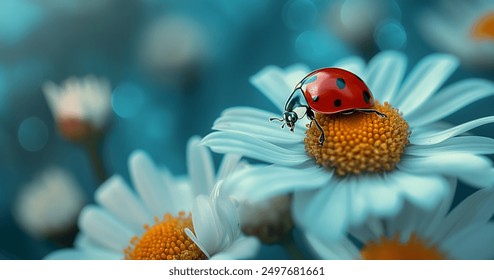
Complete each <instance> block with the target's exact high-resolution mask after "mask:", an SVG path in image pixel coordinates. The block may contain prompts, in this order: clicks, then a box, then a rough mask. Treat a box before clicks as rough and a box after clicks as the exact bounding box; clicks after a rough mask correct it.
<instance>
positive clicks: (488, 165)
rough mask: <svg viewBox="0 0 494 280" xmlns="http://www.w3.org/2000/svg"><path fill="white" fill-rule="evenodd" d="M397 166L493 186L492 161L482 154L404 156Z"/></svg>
mask: <svg viewBox="0 0 494 280" xmlns="http://www.w3.org/2000/svg"><path fill="white" fill-rule="evenodd" d="M398 168H399V169H400V170H403V171H408V172H412V173H416V174H443V175H448V176H453V177H456V178H459V179H460V180H462V181H464V182H466V183H468V184H470V185H472V186H474V187H480V188H486V187H493V186H494V169H493V167H492V162H491V161H490V160H489V159H487V158H485V157H482V156H476V155H472V154H465V153H447V154H440V155H435V156H431V157H413V156H405V157H403V158H402V160H401V162H400V163H398Z"/></svg>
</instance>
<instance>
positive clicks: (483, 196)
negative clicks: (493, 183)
mask: <svg viewBox="0 0 494 280" xmlns="http://www.w3.org/2000/svg"><path fill="white" fill-rule="evenodd" d="M493 214H494V191H493V190H492V189H482V190H479V191H477V192H475V193H474V194H472V195H470V196H469V197H467V198H465V199H464V200H463V201H462V202H461V203H460V204H459V205H458V206H456V207H455V208H454V209H453V210H452V211H451V212H450V213H449V214H448V216H447V217H446V218H445V219H444V220H443V222H442V224H441V227H440V228H439V229H438V231H437V232H436V233H435V235H434V237H433V240H434V241H435V242H439V240H441V239H444V238H448V237H449V236H451V235H453V234H455V233H456V232H458V231H460V230H461V229H463V228H466V227H467V226H469V225H471V224H473V223H479V224H485V223H487V222H488V221H489V219H490V218H491V217H492V215H493Z"/></svg>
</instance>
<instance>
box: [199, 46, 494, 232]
mask: <svg viewBox="0 0 494 280" xmlns="http://www.w3.org/2000/svg"><path fill="white" fill-rule="evenodd" d="M335 66H336V67H340V68H344V69H347V70H349V71H352V72H353V73H355V74H357V75H358V76H359V77H361V78H362V79H363V80H364V81H365V82H366V84H367V85H368V86H369V88H370V90H371V91H372V93H373V94H374V98H375V100H376V105H375V108H376V109H377V110H380V111H381V112H382V113H385V114H386V115H387V117H379V116H378V115H377V114H369V113H353V114H348V115H345V114H343V115H342V114H316V119H317V120H318V123H319V124H321V126H322V128H323V129H324V131H325V135H326V141H325V142H324V144H323V145H319V143H318V139H319V135H320V134H321V133H320V132H319V131H318V129H317V126H316V125H312V126H311V127H310V128H309V129H307V128H306V127H305V125H304V124H302V123H301V121H298V122H297V123H296V126H297V127H296V128H295V131H294V133H290V132H289V131H287V130H282V129H280V127H279V123H275V122H269V121H268V120H269V119H270V117H273V116H279V114H280V111H281V112H283V110H284V104H285V101H286V99H287V97H288V95H289V94H290V93H291V92H292V91H293V88H294V87H295V85H296V84H297V83H299V81H300V80H301V79H302V78H303V77H304V76H305V75H307V73H309V72H310V70H309V69H308V68H307V67H305V66H302V65H295V66H292V67H289V68H287V69H280V68H278V67H275V66H268V67H266V68H265V69H264V70H262V71H260V72H259V73H258V74H256V75H255V76H254V77H253V78H252V79H251V82H252V83H253V84H254V85H255V86H256V87H257V88H258V89H260V90H261V92H262V93H263V94H265V95H266V97H268V98H269V99H270V100H271V101H272V102H273V103H274V104H275V105H276V106H277V107H278V109H279V110H280V111H278V112H277V113H273V112H267V111H263V110H260V109H255V108H246V107H241V108H231V109H227V110H225V111H224V112H223V114H222V116H221V117H220V118H219V119H218V120H217V121H216V122H215V124H214V126H213V129H216V130H219V131H217V132H213V133H211V134H210V135H208V136H206V137H205V138H204V139H203V143H204V144H205V145H207V146H209V147H211V148H212V150H213V151H216V152H219V153H236V154H241V155H244V156H246V157H249V158H253V159H256V160H261V161H264V162H268V163H271V164H272V165H270V166H268V167H258V168H256V167H252V168H249V169H246V170H242V171H240V172H238V173H236V174H234V175H233V176H232V177H231V178H229V179H228V180H232V181H236V182H237V183H236V184H235V185H233V184H231V185H229V186H231V187H232V188H225V189H224V191H226V192H228V193H231V194H232V195H235V196H238V197H240V198H241V199H250V200H254V201H257V200H264V199H266V198H268V197H272V196H276V195H281V194H285V193H290V192H294V198H293V199H294V201H293V205H292V207H293V209H292V213H293V215H294V220H295V222H296V224H297V225H298V226H300V227H301V228H302V229H304V230H310V231H312V232H313V233H314V234H315V235H316V236H318V237H321V238H327V239H333V238H336V237H339V236H341V235H342V234H343V232H344V230H345V229H347V228H348V227H349V226H352V225H357V224H360V223H362V222H363V221H365V220H366V219H367V218H368V217H373V216H377V217H391V216H394V215H396V214H397V213H398V212H399V211H400V209H401V208H402V205H403V203H405V202H410V203H412V204H414V205H416V206H418V207H421V208H424V209H430V208H431V207H434V206H435V205H437V203H439V201H441V200H442V198H444V197H445V196H446V195H447V194H448V192H449V191H450V188H449V184H448V182H447V180H446V178H444V176H440V175H448V176H453V177H458V178H459V179H460V180H463V181H464V182H466V183H469V184H471V185H473V186H475V187H480V188H482V187H492V186H493V185H494V169H493V166H492V162H491V161H490V160H488V159H487V158H486V157H484V156H483V154H490V153H493V151H494V139H491V138H487V137H479V136H470V135H469V136H464V135H462V134H463V133H464V132H467V131H469V130H471V129H473V128H475V127H478V126H480V125H484V124H487V123H492V122H494V116H490V117H485V118H481V119H476V120H473V121H470V122H467V123H465V124H461V125H458V126H454V127H450V128H447V129H444V128H443V127H441V126H440V125H439V122H438V121H440V120H441V119H443V118H444V117H445V116H448V115H450V114H451V113H454V112H456V111H458V110H459V109H461V108H462V107H464V106H466V105H468V104H470V103H472V102H474V101H476V100H479V99H481V98H484V97H486V96H490V95H493V94H494V83H493V82H491V81H487V80H482V79H467V80H462V81H458V82H455V83H453V84H451V85H449V86H447V87H444V88H442V89H441V86H442V85H443V83H444V82H445V81H446V79H447V78H448V77H449V76H450V75H451V73H452V72H453V71H454V70H455V69H456V67H457V66H458V61H457V59H456V58H455V57H453V56H451V55H445V54H433V55H429V56H427V57H426V58H424V59H423V60H422V61H420V62H419V63H418V64H417V65H416V66H415V68H414V69H413V70H412V71H411V72H410V73H409V74H408V77H407V78H406V79H405V80H404V81H403V77H404V75H405V71H406V68H407V59H406V57H405V56H404V55H403V54H402V53H400V52H395V51H386V52H381V53H380V54H378V55H377V56H375V57H374V58H373V59H372V60H371V61H370V62H369V64H368V65H366V64H365V63H364V61H363V60H362V59H361V58H359V57H350V58H348V59H344V60H343V61H341V62H339V63H337V64H336V65H335ZM395 108H396V109H395ZM398 110H399V111H398ZM305 124H307V123H305ZM306 130H307V132H306ZM228 180H227V181H228ZM256 186H262V187H256ZM328 232H329V233H328Z"/></svg>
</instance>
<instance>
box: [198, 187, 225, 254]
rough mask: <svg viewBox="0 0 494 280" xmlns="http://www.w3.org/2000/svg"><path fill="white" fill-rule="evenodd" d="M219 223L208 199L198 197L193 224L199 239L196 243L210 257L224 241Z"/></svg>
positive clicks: (201, 196)
mask: <svg viewBox="0 0 494 280" xmlns="http://www.w3.org/2000/svg"><path fill="white" fill-rule="evenodd" d="M218 222H219V221H218V220H217V216H216V214H215V210H214V209H213V208H212V205H211V203H210V200H209V199H208V197H206V196H203V195H200V196H198V197H197V198H196V203H194V206H193V208H192V223H193V225H194V232H195V236H196V237H197V242H196V243H197V244H198V246H199V247H200V248H201V249H202V250H203V252H207V254H208V255H209V256H211V255H213V254H214V253H216V252H217V248H218V247H219V246H220V243H221V241H222V239H221V237H222V236H221V232H220V228H221V227H220V225H218Z"/></svg>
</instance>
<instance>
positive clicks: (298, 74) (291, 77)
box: [284, 63, 312, 98]
mask: <svg viewBox="0 0 494 280" xmlns="http://www.w3.org/2000/svg"><path fill="white" fill-rule="evenodd" d="M310 72H312V70H311V69H310V68H309V66H307V65H305V64H301V63H297V64H293V65H290V66H288V67H286V68H285V75H284V79H285V83H286V84H288V85H293V86H292V90H293V88H295V86H296V85H297V84H298V83H299V82H300V81H302V80H303V79H304V78H305V76H307V75H308V74H309V73H310ZM290 93H292V92H290ZM286 97H287V98H288V95H287V96H286Z"/></svg>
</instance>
